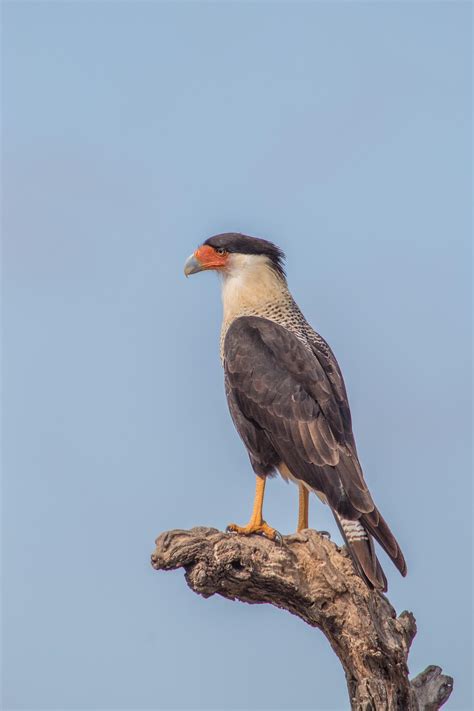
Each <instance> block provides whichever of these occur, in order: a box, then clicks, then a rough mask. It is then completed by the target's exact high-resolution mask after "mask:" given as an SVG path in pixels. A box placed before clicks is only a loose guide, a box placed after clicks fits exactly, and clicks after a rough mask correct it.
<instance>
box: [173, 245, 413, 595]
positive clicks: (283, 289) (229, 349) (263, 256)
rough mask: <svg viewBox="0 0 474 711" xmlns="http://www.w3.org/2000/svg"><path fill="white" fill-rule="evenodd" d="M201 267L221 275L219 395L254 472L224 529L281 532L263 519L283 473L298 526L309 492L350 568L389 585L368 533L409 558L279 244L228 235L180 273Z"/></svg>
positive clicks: (372, 584)
mask: <svg viewBox="0 0 474 711" xmlns="http://www.w3.org/2000/svg"><path fill="white" fill-rule="evenodd" d="M202 271H214V272H216V273H217V274H218V275H219V276H220V278H221V293H222V304H223V318H222V327H221V336H220V356H221V362H222V365H223V369H224V383H225V393H226V397H227V403H228V407H229V411H230V415H231V418H232V420H233V423H234V425H235V428H236V430H237V432H238V434H239V435H240V438H241V440H242V441H243V444H244V445H245V447H246V449H247V452H248V455H249V459H250V464H251V466H252V469H253V471H254V473H255V476H256V488H255V498H254V503H253V509H252V514H251V516H250V520H249V522H248V523H247V524H246V525H244V526H240V525H237V524H235V523H231V524H229V526H228V527H227V530H228V531H230V532H234V533H237V534H242V535H251V534H260V535H264V536H266V537H268V538H269V539H272V540H276V539H278V538H279V537H280V536H279V534H278V531H277V530H276V529H274V528H272V527H271V526H269V525H268V523H267V522H266V521H265V519H264V518H263V500H264V493H265V485H266V480H267V478H268V477H273V476H275V475H277V474H278V473H279V474H280V475H281V476H282V477H283V479H285V480H287V481H292V482H294V483H295V484H296V485H297V486H298V491H299V504H298V520H297V531H298V532H299V531H303V530H304V529H307V528H308V506H309V496H310V494H311V493H315V494H316V495H317V496H318V497H319V499H320V500H321V501H322V502H323V503H325V504H327V505H329V507H330V509H331V511H332V513H333V514H334V517H335V520H336V523H337V526H338V527H339V530H340V532H341V534H342V537H343V539H344V541H345V544H346V547H347V549H348V551H349V554H350V556H351V558H352V561H353V564H354V567H355V570H356V572H357V573H358V574H359V575H360V577H361V578H362V579H363V580H364V581H365V583H366V584H367V586H368V587H369V588H371V589H374V590H378V591H381V592H386V591H387V578H386V576H385V573H384V571H383V569H382V566H381V564H380V562H379V560H378V558H377V555H376V553H375V547H374V540H373V539H375V540H376V541H377V542H378V543H379V544H380V546H381V547H382V548H383V549H384V550H385V552H386V553H387V554H388V556H389V557H390V558H391V560H392V561H393V563H394V564H395V566H396V567H397V568H398V570H399V571H400V573H401V574H402V575H403V576H405V575H406V572H407V567H406V563H405V559H404V557H403V554H402V551H401V549H400V546H399V544H398V543H397V541H396V539H395V537H394V535H393V534H392V532H391V530H390V528H389V526H388V524H387V523H386V521H385V519H384V518H383V516H382V514H381V513H380V511H379V510H378V508H377V506H376V505H375V503H374V501H373V498H372V496H371V494H370V491H369V488H368V486H367V484H366V482H365V479H364V475H363V472H362V467H361V465H360V462H359V458H358V454H357V449H356V443H355V439H354V435H353V431H352V419H351V412H350V408H349V401H348V396H347V392H346V387H345V384H344V380H343V377H342V373H341V370H340V368H339V365H338V363H337V360H336V358H335V356H334V354H333V352H332V350H331V348H330V347H329V345H328V344H327V342H326V341H325V340H324V338H323V337H322V336H320V335H319V333H317V332H316V331H315V330H314V329H313V328H312V327H311V326H310V324H309V323H308V321H307V320H306V318H305V317H304V315H303V313H302V311H301V310H300V308H299V307H298V305H297V304H296V302H295V300H294V299H293V296H292V295H291V292H290V290H289V287H288V283H287V278H286V273H285V255H284V253H283V251H282V250H281V249H280V248H279V247H278V246H276V245H275V244H274V243H273V242H270V241H268V240H265V239H262V238H260V237H251V236H248V235H244V234H240V233H237V232H226V233H223V234H218V235H214V236H212V237H209V238H208V239H206V240H205V241H204V242H203V243H202V244H201V245H200V246H199V247H198V248H197V249H196V250H195V251H194V253H193V254H192V255H191V256H190V257H189V258H188V259H187V261H186V263H185V267H184V273H185V275H186V276H190V275H191V274H195V273H197V272H202Z"/></svg>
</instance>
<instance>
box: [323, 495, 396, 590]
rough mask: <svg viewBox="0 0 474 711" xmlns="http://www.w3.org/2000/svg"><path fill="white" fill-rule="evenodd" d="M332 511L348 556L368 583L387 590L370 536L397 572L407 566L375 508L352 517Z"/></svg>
mask: <svg viewBox="0 0 474 711" xmlns="http://www.w3.org/2000/svg"><path fill="white" fill-rule="evenodd" d="M333 513H334V516H335V519H336V522H337V525H338V526H339V530H340V531H341V534H342V537H343V538H344V541H345V543H346V545H347V549H348V551H349V553H350V555H351V557H352V560H353V561H354V564H355V566H356V568H357V570H358V572H359V574H360V576H361V577H362V579H363V580H365V582H366V583H367V585H368V586H369V587H371V588H375V589H376V590H381V591H382V592H386V591H387V578H386V577H385V573H384V572H383V570H382V566H381V565H380V563H379V560H378V558H377V556H376V555H375V549H374V542H373V540H372V536H373V537H374V538H375V539H376V541H378V543H380V545H381V546H382V548H383V549H384V551H385V552H386V553H387V555H389V556H390V558H391V559H392V561H393V562H394V564H395V565H396V567H397V568H398V570H399V571H400V573H401V574H402V575H403V576H405V575H406V572H407V567H406V563H405V559H404V557H403V554H402V552H401V550H400V547H399V545H398V543H397V541H396V540H395V537H394V536H393V534H392V532H391V531H390V529H389V527H388V525H387V523H386V522H385V519H384V518H383V517H382V515H381V514H380V512H379V511H378V510H377V509H376V508H375V509H374V510H373V511H372V512H371V513H369V514H362V515H361V517H360V518H359V519H356V520H349V519H346V518H343V517H342V516H339V514H337V513H336V512H335V511H333Z"/></svg>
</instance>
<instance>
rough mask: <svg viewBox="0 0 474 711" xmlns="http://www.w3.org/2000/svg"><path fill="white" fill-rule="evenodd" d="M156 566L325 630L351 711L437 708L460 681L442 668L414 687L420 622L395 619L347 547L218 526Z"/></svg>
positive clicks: (173, 539) (165, 541) (167, 541)
mask: <svg viewBox="0 0 474 711" xmlns="http://www.w3.org/2000/svg"><path fill="white" fill-rule="evenodd" d="M151 560H152V565H153V567H154V568H155V569H156V570H174V569H176V568H184V570H185V578H186V581H187V583H188V585H189V587H190V588H191V589H192V590H194V592H196V593H198V594H199V595H202V596H203V597H210V596H211V595H215V594H216V593H217V594H219V595H222V596H223V597H225V598H228V599H230V600H241V601H242V602H248V603H251V604H255V603H265V602H266V603H270V604H271V605H275V606H276V607H279V608H281V609H283V610H288V612H291V613H292V614H294V615H297V616H298V617H301V619H302V620H304V621H305V622H307V623H308V624H309V625H311V626H312V627H318V628H319V629H320V630H321V631H322V632H323V633H324V635H325V636H326V638H327V639H328V641H329V643H330V645H331V647H332V648H333V650H334V652H335V653H336V654H337V656H338V657H339V660H340V662H341V664H342V666H343V668H344V672H345V675H346V680H347V686H348V691H349V698H350V704H351V709H353V711H395V710H396V711H435V710H436V709H439V708H440V707H441V706H442V705H443V704H444V703H445V701H447V699H448V698H449V695H450V694H451V691H452V688H453V680H452V678H451V677H448V676H444V675H442V674H441V669H440V668H439V667H435V666H430V667H428V668H427V669H426V670H425V671H424V672H422V673H421V674H419V675H418V676H417V677H415V679H413V681H412V682H410V680H409V676H408V666H407V659H408V652H409V649H410V645H411V643H412V641H413V638H414V636H415V634H416V623H415V618H414V617H413V615H412V614H411V612H402V613H401V614H400V615H399V616H398V617H397V615H396V613H395V610H394V609H393V607H392V606H391V604H390V602H389V601H388V599H387V598H386V597H385V596H384V595H382V594H380V593H378V592H374V591H371V590H369V589H368V587H367V586H366V585H365V583H364V582H363V581H362V580H361V578H360V577H359V576H358V575H357V574H356V573H355V571H354V568H353V566H352V562H351V560H350V558H349V556H348V554H347V553H346V551H345V549H344V548H343V549H341V548H339V547H337V546H336V545H335V544H334V543H332V542H331V541H330V540H328V539H327V538H326V537H324V536H322V535H321V534H319V533H318V532H317V531H313V530H310V529H308V530H305V531H302V532H300V533H298V534H295V535H292V536H284V537H283V541H282V543H275V542H273V541H270V540H268V539H266V538H263V537H261V536H248V537H246V536H240V535H235V534H228V533H223V532H221V531H218V530H216V529H214V528H201V527H200V528H193V529H191V530H190V531H182V530H174V531H168V532H166V533H163V534H161V536H160V537H159V538H158V539H157V540H156V549H155V552H154V553H153V555H152V557H151Z"/></svg>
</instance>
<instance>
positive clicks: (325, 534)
mask: <svg viewBox="0 0 474 711" xmlns="http://www.w3.org/2000/svg"><path fill="white" fill-rule="evenodd" d="M318 533H319V535H320V536H322V537H323V538H329V540H331V534H330V533H329V531H318Z"/></svg>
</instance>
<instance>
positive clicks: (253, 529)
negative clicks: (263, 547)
mask: <svg viewBox="0 0 474 711" xmlns="http://www.w3.org/2000/svg"><path fill="white" fill-rule="evenodd" d="M225 530H226V533H239V534H240V535H242V536H250V535H252V533H257V534H258V535H260V536H265V537H266V538H269V539H270V540H271V541H277V542H278V543H282V542H283V538H282V535H281V533H278V531H276V530H275V529H274V528H271V526H269V525H268V523H267V522H266V521H262V522H261V523H253V522H250V523H248V524H247V525H246V526H238V525H237V524H236V523H229V525H228V526H227V528H226V529H225Z"/></svg>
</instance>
